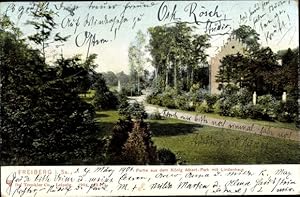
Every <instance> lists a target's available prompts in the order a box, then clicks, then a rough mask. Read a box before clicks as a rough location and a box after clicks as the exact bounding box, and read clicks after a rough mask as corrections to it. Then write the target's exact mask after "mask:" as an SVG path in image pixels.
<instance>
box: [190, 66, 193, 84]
mask: <svg viewBox="0 0 300 197" xmlns="http://www.w3.org/2000/svg"><path fill="white" fill-rule="evenodd" d="M193 84H194V67H193V66H192V73H191V84H190V87H191V86H192V85H193Z"/></svg>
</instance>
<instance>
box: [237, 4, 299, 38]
mask: <svg viewBox="0 0 300 197" xmlns="http://www.w3.org/2000/svg"><path fill="white" fill-rule="evenodd" d="M290 3H291V1H290V0H281V1H270V0H267V1H260V2H257V3H255V4H254V5H253V6H252V7H249V9H248V11H246V12H243V13H242V14H240V18H239V23H240V24H247V25H250V26H252V27H253V28H254V29H256V30H258V31H260V32H263V39H265V41H266V42H267V43H268V42H270V41H274V37H276V36H277V35H281V36H280V39H277V40H275V41H276V42H278V43H280V42H281V41H282V39H283V38H284V37H285V36H286V34H287V33H288V32H289V31H291V30H292V28H293V26H294V25H293V24H292V22H291V19H290V13H289V12H288V11H287V10H286V6H287V5H290Z"/></svg>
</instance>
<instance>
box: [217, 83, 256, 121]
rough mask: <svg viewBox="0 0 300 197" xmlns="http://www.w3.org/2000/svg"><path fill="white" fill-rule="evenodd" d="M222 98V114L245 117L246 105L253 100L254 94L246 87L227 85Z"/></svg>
mask: <svg viewBox="0 0 300 197" xmlns="http://www.w3.org/2000/svg"><path fill="white" fill-rule="evenodd" d="M220 98H221V99H220V111H219V114H220V115H222V116H239V117H245V115H246V114H245V112H244V110H246V108H245V107H244V106H247V105H248V104H249V103H250V102H251V100H252V95H251V92H249V91H248V90H247V89H246V88H241V89H237V88H236V87H235V86H226V88H225V89H224V90H223V91H222V93H221V95H220ZM247 114H248V111H247Z"/></svg>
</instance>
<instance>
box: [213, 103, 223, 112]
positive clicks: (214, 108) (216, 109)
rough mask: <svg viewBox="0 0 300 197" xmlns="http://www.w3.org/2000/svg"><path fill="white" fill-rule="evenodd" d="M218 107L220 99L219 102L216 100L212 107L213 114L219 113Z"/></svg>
mask: <svg viewBox="0 0 300 197" xmlns="http://www.w3.org/2000/svg"><path fill="white" fill-rule="evenodd" d="M220 105H221V101H220V99H219V100H217V102H215V104H214V105H213V110H214V113H217V114H220V112H221V109H220Z"/></svg>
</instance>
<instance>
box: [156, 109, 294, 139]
mask: <svg viewBox="0 0 300 197" xmlns="http://www.w3.org/2000/svg"><path fill="white" fill-rule="evenodd" d="M159 112H160V114H161V115H162V116H164V117H167V118H175V119H180V120H185V121H189V122H193V123H198V124H201V125H207V126H213V127H218V128H224V129H232V130H238V131H244V132H249V133H254V134H258V135H265V136H271V137H278V138H283V139H289V140H295V141H300V138H299V135H298V132H297V131H296V130H292V129H285V128H276V127H271V126H263V125H258V124H249V123H240V122H233V121H229V120H226V119H217V118H211V117H207V116H206V115H204V114H196V115H193V114H187V113H183V112H178V111H176V110H166V109H159Z"/></svg>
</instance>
